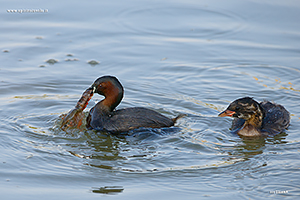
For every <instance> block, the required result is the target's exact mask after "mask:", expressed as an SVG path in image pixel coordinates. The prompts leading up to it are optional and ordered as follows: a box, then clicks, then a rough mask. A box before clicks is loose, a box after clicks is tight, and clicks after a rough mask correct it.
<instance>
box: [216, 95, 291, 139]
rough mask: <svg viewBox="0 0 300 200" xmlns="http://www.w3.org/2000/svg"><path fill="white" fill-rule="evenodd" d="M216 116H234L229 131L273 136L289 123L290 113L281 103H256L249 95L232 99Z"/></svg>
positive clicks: (246, 134)
mask: <svg viewBox="0 0 300 200" xmlns="http://www.w3.org/2000/svg"><path fill="white" fill-rule="evenodd" d="M218 116H219V117H225V116H229V117H233V118H235V119H234V120H233V122H232V126H231V131H232V132H234V133H237V134H239V135H241V136H274V135H276V134H278V133H281V132H283V131H284V130H285V129H286V128H288V126H289V124H290V113H289V112H288V111H287V110H286V109H285V108H284V107H283V106H282V105H279V104H275V103H271V102H269V101H263V102H261V103H258V102H257V101H255V100H254V99H253V98H251V97H244V98H240V99H237V100H235V101H233V102H232V103H230V105H229V106H228V107H227V109H226V110H225V111H223V112H221V113H220V114H219V115H218Z"/></svg>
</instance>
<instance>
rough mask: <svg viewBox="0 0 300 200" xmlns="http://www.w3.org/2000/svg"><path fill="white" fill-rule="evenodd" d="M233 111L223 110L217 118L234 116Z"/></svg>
mask: <svg viewBox="0 0 300 200" xmlns="http://www.w3.org/2000/svg"><path fill="white" fill-rule="evenodd" d="M234 113H235V112H234V111H231V110H224V111H223V112H221V113H220V114H219V115H218V116H219V117H226V116H227V117H232V115H233V114H234Z"/></svg>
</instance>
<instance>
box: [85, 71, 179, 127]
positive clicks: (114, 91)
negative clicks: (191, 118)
mask: <svg viewBox="0 0 300 200" xmlns="http://www.w3.org/2000/svg"><path fill="white" fill-rule="evenodd" d="M92 88H93V89H94V91H95V93H98V94H100V95H103V96H104V97H105V98H104V99H103V100H102V101H100V102H98V103H97V104H96V105H95V106H94V107H93V108H92V109H91V110H90V113H89V115H88V117H87V128H89V129H94V130H98V131H107V132H110V133H121V132H127V131H129V130H132V129H136V128H139V127H145V128H161V127H170V126H173V125H174V123H175V122H176V120H177V119H178V118H179V117H180V116H178V117H176V118H174V119H170V118H168V117H166V116H164V115H162V114H160V113H158V112H156V111H154V110H150V109H148V108H143V107H132V108H124V109H120V110H115V108H116V107H117V106H118V105H119V104H120V102H121V101H122V98H123V93H124V89H123V86H122V85H121V83H120V82H119V80H118V79H117V78H116V77H114V76H102V77H100V78H98V79H97V80H96V81H95V82H94V84H93V85H92Z"/></svg>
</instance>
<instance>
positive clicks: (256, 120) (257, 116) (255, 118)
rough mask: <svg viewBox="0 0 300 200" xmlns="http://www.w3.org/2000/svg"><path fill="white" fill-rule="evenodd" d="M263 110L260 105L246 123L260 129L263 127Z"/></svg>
mask: <svg viewBox="0 0 300 200" xmlns="http://www.w3.org/2000/svg"><path fill="white" fill-rule="evenodd" d="M263 117H264V115H263V111H262V108H261V107H260V106H258V108H257V110H256V112H255V113H254V114H253V115H252V117H251V118H250V119H248V120H247V121H246V122H245V125H251V126H253V127H254V128H257V129H260V128H262V121H263Z"/></svg>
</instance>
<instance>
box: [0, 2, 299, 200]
mask: <svg viewBox="0 0 300 200" xmlns="http://www.w3.org/2000/svg"><path fill="white" fill-rule="evenodd" d="M0 5H1V10H0V30H1V31H0V50H1V52H0V105H1V107H0V113H1V114H0V152H1V153H0V193H1V200H2V199H44V200H46V199H102V198H103V197H104V198H106V199H138V200H140V199H172V200H177V199H184V200H188V199H266V198H270V199H283V198H284V199H299V198H300V156H299V154H300V133H299V130H300V125H299V121H300V109H299V106H300V103H299V101H300V66H299V65H300V23H299V19H300V2H299V1H298V0H285V1H279V0H272V1H271V0H270V1H267V0H249V1H246V0H245V1H237V0H230V1H222V0H203V1H197V0H175V1H171V0H166V1H138V0H129V1H121V0H116V1H47V2H41V1H32V0H31V1H14V0H12V1H1V2H0ZM8 9H47V10H46V11H47V12H39V13H38V12H35V13H22V14H20V13H9V12H7V10H8ZM49 59H55V60H56V61H57V62H56V63H54V64H50V63H48V62H46V61H49ZM89 61H96V62H98V64H97V65H92V64H89V63H88V62H89ZM107 74H110V75H115V76H117V77H118V78H119V80H120V81H121V82H122V84H123V85H124V87H125V98H124V100H123V102H122V103H121V105H120V106H119V108H123V107H129V106H145V107H148V108H152V109H154V110H157V111H159V112H161V113H164V114H165V115H167V116H169V117H174V116H176V115H178V114H180V113H182V114H187V116H186V117H185V118H183V119H180V120H179V122H178V123H177V125H176V127H175V128H169V129H163V130H160V129H157V130H141V131H135V132H132V133H131V136H124V137H116V136H110V135H107V134H105V133H96V132H93V131H86V130H83V131H80V130H77V131H74V132H73V133H69V134H68V133H65V132H63V131H61V130H60V129H58V128H57V126H58V124H59V121H58V117H59V115H60V114H62V113H66V112H68V110H70V109H71V108H73V107H74V105H75V104H76V102H77V100H78V98H79V97H80V96H81V94H82V92H83V91H84V90H85V89H86V88H87V87H89V85H90V84H91V83H92V82H93V81H94V80H95V79H96V78H97V77H99V76H102V75H107ZM244 96H252V97H254V98H255V99H256V100H258V101H262V100H264V99H268V100H272V101H275V102H277V103H280V104H282V105H284V106H285V107H286V108H287V109H288V110H289V111H290V113H291V126H290V127H289V130H287V131H286V132H285V133H282V134H280V135H278V136H276V137H274V138H267V139H253V140H251V139H250V140H246V139H242V138H240V137H239V136H237V135H232V134H231V133H230V131H229V127H230V125H231V121H232V120H231V119H230V118H218V117H217V114H218V113H219V112H220V111H222V110H223V109H224V108H226V107H227V105H228V103H229V102H231V101H233V100H235V99H237V98H239V97H244ZM101 99H102V97H101V96H99V95H95V96H94V97H93V99H92V100H91V102H90V104H89V106H88V108H87V111H88V110H89V109H90V108H91V107H92V106H93V105H95V103H96V102H97V101H99V100H101Z"/></svg>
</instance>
